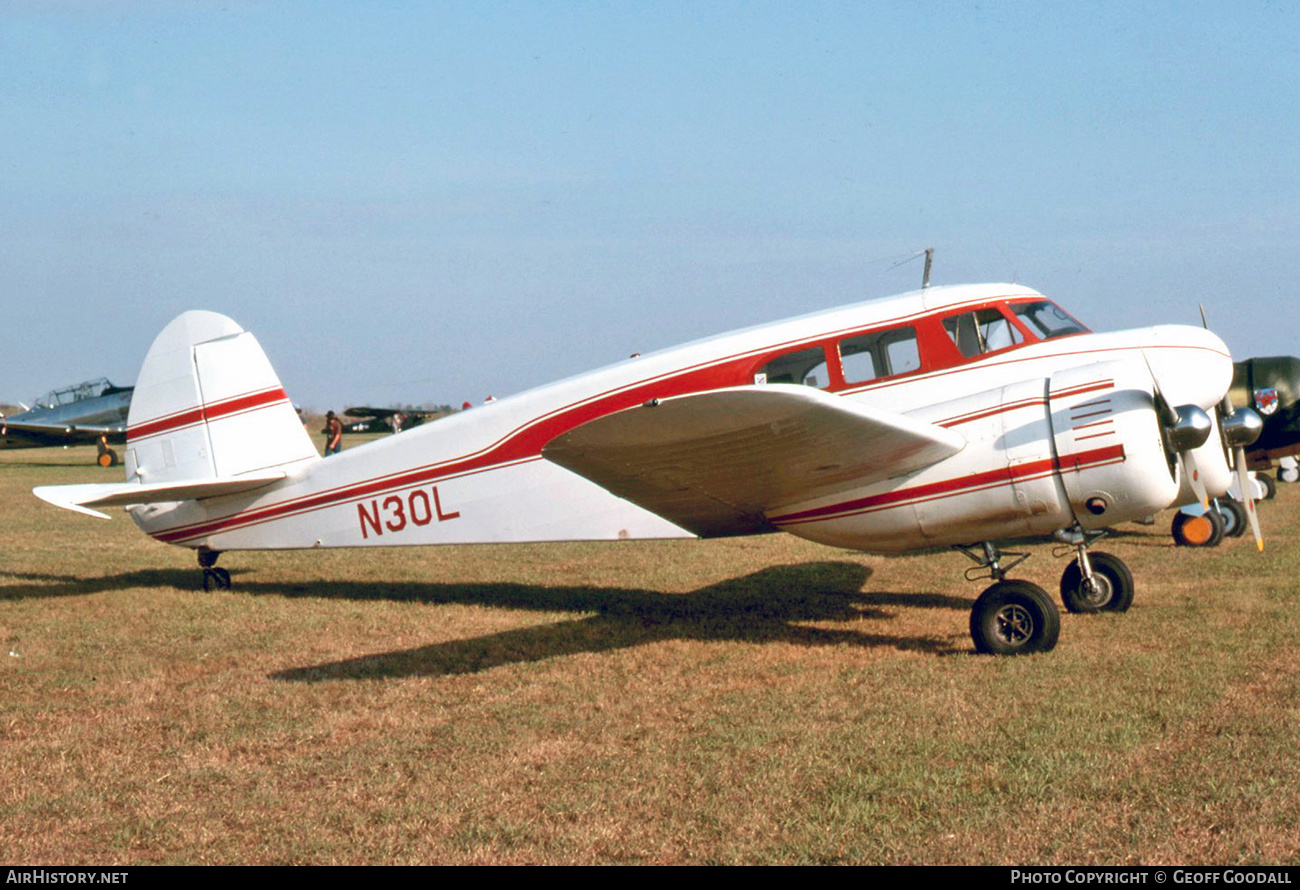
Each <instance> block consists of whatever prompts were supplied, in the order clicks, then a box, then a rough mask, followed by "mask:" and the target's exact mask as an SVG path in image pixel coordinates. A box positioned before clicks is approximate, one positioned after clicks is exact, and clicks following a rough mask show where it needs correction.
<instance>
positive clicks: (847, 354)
mask: <svg viewBox="0 0 1300 890" xmlns="http://www.w3.org/2000/svg"><path fill="white" fill-rule="evenodd" d="M839 350H840V365H841V367H842V369H843V371H844V382H845V383H848V384H853V383H868V382H870V381H872V380H876V379H879V378H881V377H892V376H893V375H895V374H906V373H907V372H908V371H915V370H917V369H918V368H920V367H921V352H920V350H919V349H918V348H917V345H916V328H913V327H905V328H893V329H892V330H888V331H874V332H872V333H870V334H862V335H860V336H857V337H850V338H848V339H847V340H841V341H840V345H839Z"/></svg>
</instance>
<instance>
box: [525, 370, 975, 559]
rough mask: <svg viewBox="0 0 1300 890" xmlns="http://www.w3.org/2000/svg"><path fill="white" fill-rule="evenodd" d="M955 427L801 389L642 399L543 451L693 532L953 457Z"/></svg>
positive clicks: (762, 517) (757, 525) (746, 521)
mask: <svg viewBox="0 0 1300 890" xmlns="http://www.w3.org/2000/svg"><path fill="white" fill-rule="evenodd" d="M965 444H966V440H965V439H964V438H963V437H962V436H961V435H960V434H959V433H955V432H953V431H951V430H947V429H943V428H941V427H937V426H934V425H932V424H928V423H923V422H920V421H916V420H913V419H912V418H909V417H906V416H904V415H902V414H896V413H894V412H891V411H881V410H879V409H874V408H869V407H866V406H864V405H862V404H860V403H857V402H854V401H851V400H849V399H846V398H842V397H840V396H834V395H830V394H828V393H824V392H821V391H820V390H817V389H813V388H811V387H806V386H794V385H785V384H771V385H766V386H742V387H735V388H731V389H720V390H712V391H709V392H702V393H694V394H691V395H686V396H677V397H674V398H668V399H663V400H662V401H651V402H647V403H646V404H645V405H642V406H640V407H637V408H629V409H627V410H625V411H619V412H616V413H614V414H608V415H606V416H604V417H600V418H598V419H596V420H593V421H590V422H589V423H585V424H583V425H582V426H579V427H575V428H574V429H572V430H570V431H569V432H567V433H564V434H563V435H561V436H557V437H556V438H555V439H552V440H551V441H550V442H549V443H548V444H547V445H546V447H544V448H543V449H542V454H543V456H545V457H546V458H547V459H548V460H550V461H552V462H554V463H557V464H559V465H560V466H562V467H564V468H566V469H568V470H571V471H573V472H574V473H577V474H578V475H580V476H583V477H585V478H587V479H590V480H591V481H592V482H595V483H596V484H597V485H600V486H601V487H603V488H605V489H607V490H609V491H610V492H612V493H613V494H616V495H618V496H619V497H621V498H624V499H626V500H629V501H631V502H632V503H634V504H637V505H638V506H641V507H644V508H645V509H647V510H649V511H651V512H653V513H656V514H658V515H659V516H662V517H664V518H665V519H667V520H669V521H670V522H674V523H676V524H677V525H680V526H681V527H682V528H685V529H686V530H688V531H690V532H693V533H694V534H697V535H700V536H701V537H717V536H722V535H737V534H752V533H754V532H759V531H772V530H775V529H774V527H773V526H772V525H771V524H770V523H769V522H768V521H767V516H766V514H767V513H769V512H773V511H775V510H777V509H778V508H780V507H783V506H786V505H789V504H792V503H798V502H800V501H804V500H807V499H809V498H810V497H814V496H819V495H823V494H832V493H835V492H837V491H842V490H847V489H851V488H856V487H858V486H861V485H865V484H868V483H871V482H876V481H879V480H882V479H888V478H890V477H892V476H898V475H902V474H904V473H908V472H911V471H913V470H917V469H920V468H922V467H925V466H929V465H930V464H932V463H935V462H936V461H939V460H942V459H943V458H945V457H948V456H949V455H952V454H956V453H957V452H958V451H960V450H961V449H962V448H963V447H964V446H965Z"/></svg>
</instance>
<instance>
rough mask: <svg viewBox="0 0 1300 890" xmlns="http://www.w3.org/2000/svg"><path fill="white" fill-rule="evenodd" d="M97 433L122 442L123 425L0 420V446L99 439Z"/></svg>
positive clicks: (80, 441)
mask: <svg viewBox="0 0 1300 890" xmlns="http://www.w3.org/2000/svg"><path fill="white" fill-rule="evenodd" d="M100 436H107V437H108V438H109V440H110V441H113V442H125V441H126V426H125V425H124V424H111V425H107V426H103V425H91V424H80V423H33V422H31V421H25V420H20V421H7V420H0V448H33V447H41V446H46V445H80V444H86V443H93V442H98V441H99V437H100Z"/></svg>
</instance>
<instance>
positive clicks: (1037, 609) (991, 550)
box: [958, 541, 1061, 655]
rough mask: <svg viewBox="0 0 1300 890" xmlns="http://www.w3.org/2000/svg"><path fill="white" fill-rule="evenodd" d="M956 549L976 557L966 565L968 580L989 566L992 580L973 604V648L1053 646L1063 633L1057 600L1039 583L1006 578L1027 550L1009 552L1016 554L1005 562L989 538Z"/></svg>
mask: <svg viewBox="0 0 1300 890" xmlns="http://www.w3.org/2000/svg"><path fill="white" fill-rule="evenodd" d="M958 549H959V550H961V552H962V553H964V554H966V556H968V557H969V558H970V559H971V560H973V561H974V562H975V566H974V567H972V568H969V569H967V570H966V578H967V579H968V580H974V579H975V578H978V577H979V576H980V575H982V574H984V573H985V572H986V571H987V572H988V575H989V577H991V578H992V579H993V582H994V583H993V584H992V586H990V587H988V588H987V589H985V591H984V592H983V593H981V594H980V595H979V598H978V599H977V600H975V605H974V606H972V607H971V612H970V635H971V639H972V640H974V641H975V651H976V652H982V653H985V654H989V655H1029V654H1031V653H1033V652H1049V651H1051V650H1052V648H1053V647H1055V646H1056V640H1057V638H1058V637H1059V636H1060V635H1061V616H1060V614H1059V613H1058V612H1057V611H1056V605H1055V604H1054V603H1053V602H1052V600H1051V598H1050V597H1048V595H1047V591H1045V590H1043V588H1041V587H1039V586H1038V585H1037V584H1033V583H1031V582H1029V581H1009V580H1007V577H1006V575H1007V572H1008V571H1010V570H1011V569H1012V568H1014V567H1016V566H1017V565H1019V564H1020V563H1022V562H1024V561H1025V560H1026V559H1028V558H1029V554H1028V553H1012V554H1008V555H1009V556H1013V557H1015V559H1013V560H1012V561H1011V562H1010V563H1008V564H1006V565H1004V564H1003V562H1002V553H1001V552H999V551H998V548H997V547H996V546H994V545H993V544H992V543H991V542H988V541H985V542H984V544H983V545H982V552H981V553H979V554H977V553H976V552H975V548H973V547H959V548H958Z"/></svg>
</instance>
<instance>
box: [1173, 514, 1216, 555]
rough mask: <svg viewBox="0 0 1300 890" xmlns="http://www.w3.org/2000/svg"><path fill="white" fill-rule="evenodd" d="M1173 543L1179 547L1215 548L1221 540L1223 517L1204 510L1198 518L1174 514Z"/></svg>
mask: <svg viewBox="0 0 1300 890" xmlns="http://www.w3.org/2000/svg"><path fill="white" fill-rule="evenodd" d="M1173 534H1174V543H1175V544H1178V545H1179V546H1180V547H1217V546H1219V543H1220V542H1221V541H1222V540H1223V516H1221V515H1220V514H1219V512H1218V511H1217V510H1206V511H1205V512H1204V513H1202V514H1201V515H1200V516H1192V515H1190V514H1188V513H1183V512H1182V511H1179V512H1178V513H1175V514H1174V527H1173Z"/></svg>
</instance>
